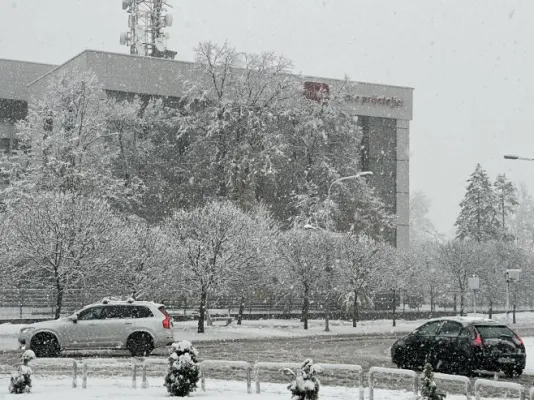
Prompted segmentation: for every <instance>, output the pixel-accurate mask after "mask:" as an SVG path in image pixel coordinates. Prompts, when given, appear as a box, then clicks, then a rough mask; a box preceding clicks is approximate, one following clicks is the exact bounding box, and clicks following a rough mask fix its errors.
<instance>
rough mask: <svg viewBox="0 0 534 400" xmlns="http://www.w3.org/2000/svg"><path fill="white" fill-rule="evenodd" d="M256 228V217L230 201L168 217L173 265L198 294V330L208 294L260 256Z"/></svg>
mask: <svg viewBox="0 0 534 400" xmlns="http://www.w3.org/2000/svg"><path fill="white" fill-rule="evenodd" d="M255 229H256V224H255V221H254V219H253V218H251V217H250V215H248V214H247V213H244V212H243V211H241V210H240V209H238V208H237V207H236V206H234V205H233V204H232V203H230V202H212V203H209V204H208V205H206V206H204V207H199V208H195V209H193V210H190V211H186V210H181V211H177V212H175V214H174V215H173V216H172V217H171V218H169V219H167V220H166V221H165V230H166V232H167V233H168V235H169V237H170V239H171V243H172V245H173V246H174V247H175V249H176V259H175V261H174V263H173V265H174V267H173V268H176V267H177V266H180V267H179V271H180V274H179V275H178V276H177V279H179V280H180V282H181V284H182V285H185V286H188V287H189V290H191V291H193V292H194V293H195V294H196V295H197V296H198V297H199V307H200V309H199V319H198V332H199V333H204V318H205V312H206V302H207V298H208V294H209V293H211V292H213V291H218V293H221V292H223V291H224V290H225V289H227V288H228V286H229V282H230V281H231V280H232V279H233V276H234V274H239V273H243V270H244V267H246V266H247V265H250V264H251V263H253V262H254V260H255V259H256V258H258V257H261V254H258V253H257V251H256V247H255V246H254V242H253V241H251V240H250V238H252V237H254V230H255ZM168 273H169V274H173V270H172V269H171V270H170V271H169V272H168Z"/></svg>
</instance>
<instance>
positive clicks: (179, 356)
mask: <svg viewBox="0 0 534 400" xmlns="http://www.w3.org/2000/svg"><path fill="white" fill-rule="evenodd" d="M197 357H198V351H197V349H195V348H194V347H193V345H192V344H191V342H188V341H187V340H182V341H181V342H176V343H173V344H172V347H171V354H170V356H169V368H168V370H167V375H166V376H165V384H164V385H165V387H166V388H167V391H168V392H169V394H170V395H171V396H179V397H185V396H189V394H190V393H191V392H194V391H195V389H196V388H197V383H198V381H199V379H200V367H199V366H198V364H197Z"/></svg>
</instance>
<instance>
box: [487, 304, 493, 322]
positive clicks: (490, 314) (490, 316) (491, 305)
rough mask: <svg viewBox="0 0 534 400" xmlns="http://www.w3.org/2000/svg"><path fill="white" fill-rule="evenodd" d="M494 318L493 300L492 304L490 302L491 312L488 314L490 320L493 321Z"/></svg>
mask: <svg viewBox="0 0 534 400" xmlns="http://www.w3.org/2000/svg"><path fill="white" fill-rule="evenodd" d="M492 316H493V300H490V302H489V312H488V317H489V319H491V318H492Z"/></svg>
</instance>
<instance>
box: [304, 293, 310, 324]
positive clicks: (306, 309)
mask: <svg viewBox="0 0 534 400" xmlns="http://www.w3.org/2000/svg"><path fill="white" fill-rule="evenodd" d="M309 311H310V287H309V285H308V284H304V301H303V304H302V321H303V322H304V329H308V313H309Z"/></svg>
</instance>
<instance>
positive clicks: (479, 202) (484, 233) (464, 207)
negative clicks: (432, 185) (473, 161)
mask: <svg viewBox="0 0 534 400" xmlns="http://www.w3.org/2000/svg"><path fill="white" fill-rule="evenodd" d="M467 182H468V183H469V184H468V185H467V192H466V193H465V196H464V199H463V200H462V202H461V203H460V208H461V210H460V215H459V216H458V218H457V219H456V223H455V226H456V227H457V228H458V229H457V232H456V237H457V238H458V239H460V240H463V239H470V240H476V241H477V242H486V241H488V240H494V239H499V237H500V232H501V225H500V223H499V220H498V218H497V207H496V205H497V197H496V195H495V192H494V191H493V185H492V184H491V181H490V179H489V178H488V175H487V174H486V171H484V170H483V169H482V167H481V166H480V164H477V166H476V169H475V172H473V173H472V174H471V177H470V178H469V179H468V180H467Z"/></svg>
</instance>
